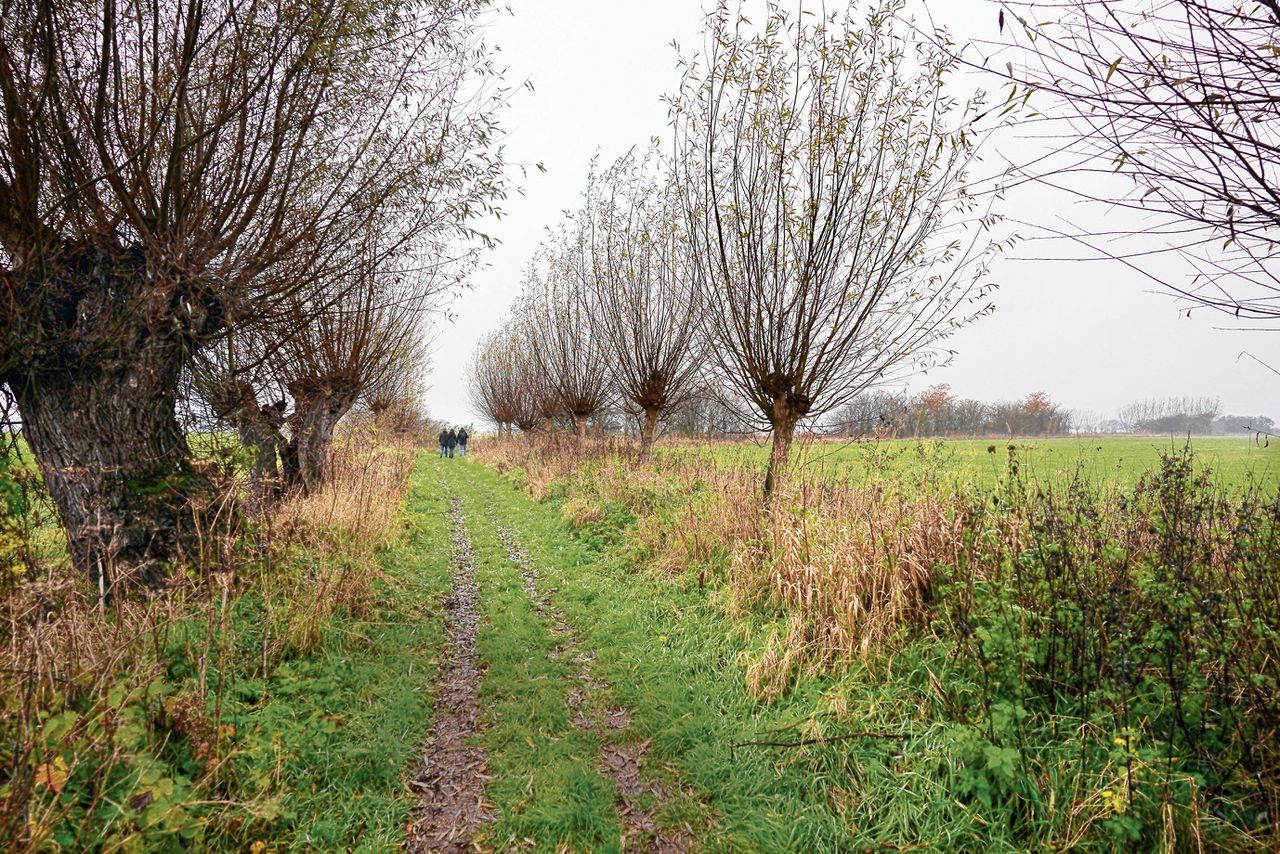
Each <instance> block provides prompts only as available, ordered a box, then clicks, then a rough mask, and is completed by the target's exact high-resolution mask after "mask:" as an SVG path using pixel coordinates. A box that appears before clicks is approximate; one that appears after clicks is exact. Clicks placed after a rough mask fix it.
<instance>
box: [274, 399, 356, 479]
mask: <svg viewBox="0 0 1280 854" xmlns="http://www.w3.org/2000/svg"><path fill="white" fill-rule="evenodd" d="M294 403H295V409H294V414H293V417H292V418H291V419H290V421H289V423H290V426H291V427H292V428H293V441H296V442H297V452H296V453H297V458H296V459H297V461H296V465H297V470H298V477H299V479H300V481H301V484H302V488H303V489H304V490H305V491H307V492H310V491H312V490H314V489H316V488H318V487H319V486H321V485H322V484H324V483H325V482H326V481H327V480H328V479H329V452H330V450H331V449H332V448H333V433H334V430H335V429H336V428H337V426H338V422H339V421H341V420H342V416H344V415H346V414H347V411H348V410H350V409H351V407H352V405H353V404H354V403H355V400H354V398H352V397H351V396H349V395H344V394H332V393H330V394H323V395H301V396H300V395H298V394H297V393H296V392H295V396H294Z"/></svg>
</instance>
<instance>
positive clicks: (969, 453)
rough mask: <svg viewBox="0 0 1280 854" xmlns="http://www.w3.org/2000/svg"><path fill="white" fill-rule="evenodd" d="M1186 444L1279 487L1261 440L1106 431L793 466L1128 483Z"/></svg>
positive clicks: (850, 454)
mask: <svg viewBox="0 0 1280 854" xmlns="http://www.w3.org/2000/svg"><path fill="white" fill-rule="evenodd" d="M1184 446H1185V447H1190V448H1191V450H1192V451H1193V452H1194V454H1195V459H1196V464H1197V465H1198V466H1199V467H1201V468H1206V469H1208V470H1209V471H1210V473H1211V479H1212V480H1213V481H1214V482H1215V483H1218V484H1221V485H1222V486H1224V487H1228V488H1231V489H1243V488H1246V487H1249V486H1256V487H1258V488H1260V489H1263V490H1274V489H1275V488H1276V487H1277V486H1280V444H1274V443H1269V442H1268V441H1267V440H1266V439H1265V438H1259V439H1252V438H1223V437H1194V438H1191V439H1188V438H1186V437H1154V436H1105V437H1070V438H1048V439H1025V438H1018V439H1008V438H1003V439H924V440H910V439H899V440H890V441H875V440H866V441H840V440H834V439H817V440H812V441H809V442H805V443H801V445H800V447H799V448H798V449H797V453H796V460H797V465H798V466H799V468H801V469H802V470H804V471H806V472H808V473H811V474H814V475H817V476H819V477H834V478H840V479H845V480H848V481H850V482H853V483H865V482H871V481H879V482H882V483H885V484H890V485H892V484H897V485H898V486H901V487H903V488H914V487H915V486H917V485H920V484H924V483H934V484H937V485H940V486H943V487H946V488H951V489H956V488H963V487H971V488H978V489H991V488H994V487H996V486H997V485H999V484H1000V483H1001V482H1002V481H1004V480H1006V479H1007V478H1008V476H1009V471H1010V463H1011V461H1016V463H1017V466H1018V468H1019V469H1020V470H1021V473H1022V474H1023V476H1025V477H1026V478H1027V479H1028V480H1029V481H1030V482H1032V483H1035V484H1045V485H1050V484H1053V485H1059V486H1061V485H1065V484H1066V483H1068V482H1070V481H1072V480H1074V479H1080V480H1083V481H1086V482H1088V483H1090V484H1094V485H1098V486H1115V487H1132V486H1133V485H1134V484H1136V483H1137V482H1138V480H1139V479H1140V478H1141V477H1142V476H1144V475H1147V474H1150V472H1151V471H1152V470H1154V469H1155V468H1156V467H1158V465H1159V462H1160V455H1161V454H1162V453H1163V454H1168V453H1172V452H1176V451H1178V450H1180V449H1182V448H1183V447H1184ZM667 453H675V454H692V455H700V456H710V457H713V458H715V459H717V460H720V461H723V462H727V463H730V464H734V465H744V466H750V467H753V468H759V467H761V466H763V465H764V462H765V461H766V460H767V458H768V446H767V445H765V444H756V443H751V442H745V441H743V442H724V443H716V444H714V445H701V444H697V443H689V444H680V445H676V446H674V447H673V449H671V450H668V451H667Z"/></svg>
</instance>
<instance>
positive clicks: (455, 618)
mask: <svg viewBox="0 0 1280 854" xmlns="http://www.w3.org/2000/svg"><path fill="white" fill-rule="evenodd" d="M450 516H451V519H452V539H453V546H452V551H453V589H452V591H451V592H450V593H449V596H448V597H447V598H446V599H445V602H444V607H445V621H446V623H445V633H446V642H447V652H446V658H445V662H444V667H443V669H442V672H441V674H440V678H439V681H438V683H437V685H436V693H435V720H434V722H433V724H432V727H431V733H430V735H429V736H428V738H427V743H426V746H425V747H424V748H423V753H422V760H421V763H420V765H419V768H418V771H417V773H416V774H415V775H414V778H413V780H411V781H410V785H411V786H413V787H414V788H415V789H417V790H418V792H419V793H420V797H419V800H418V805H417V807H416V808H415V809H414V812H413V816H412V818H411V821H410V826H409V829H408V830H409V834H408V836H409V840H408V850H410V851H450V852H461V851H469V850H472V849H473V846H472V839H473V838H474V837H475V835H476V832H477V831H478V830H479V828H480V827H481V826H482V825H483V824H485V823H486V822H489V821H492V820H493V810H492V807H491V806H490V804H488V803H487V802H486V801H485V799H484V786H485V782H486V781H487V780H488V776H487V775H486V771H487V768H488V759H487V757H486V756H485V752H484V750H482V749H481V748H479V747H473V746H469V745H468V744H467V741H468V739H470V737H471V736H472V735H473V734H474V733H475V731H476V721H477V717H478V711H479V707H478V703H477V700H476V693H477V690H478V688H479V686H480V679H481V676H482V669H481V667H480V665H479V664H478V663H477V660H476V626H477V624H478V623H479V619H480V618H479V614H478V611H477V607H476V605H477V598H478V588H477V586H476V582H475V578H474V573H475V564H474V558H473V556H472V550H471V541H470V539H469V538H468V537H467V527H466V519H465V518H464V517H463V513H462V505H461V504H460V503H459V501H458V500H457V499H456V498H455V499H453V504H452V507H451V509H450Z"/></svg>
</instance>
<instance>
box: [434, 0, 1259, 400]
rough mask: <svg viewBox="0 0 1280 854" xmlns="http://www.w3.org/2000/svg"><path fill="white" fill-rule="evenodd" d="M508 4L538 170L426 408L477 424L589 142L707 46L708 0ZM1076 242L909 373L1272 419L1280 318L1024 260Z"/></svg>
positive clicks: (609, 152) (1034, 208) (957, 13)
mask: <svg viewBox="0 0 1280 854" xmlns="http://www.w3.org/2000/svg"><path fill="white" fill-rule="evenodd" d="M837 2H838V0H837ZM511 6H512V13H511V14H505V13H503V14H501V15H498V16H496V17H495V19H494V20H493V23H492V25H491V27H490V30H489V40H490V42H491V43H492V44H495V45H497V46H498V48H500V50H501V54H500V56H499V64H500V65H504V66H506V67H507V68H508V81H509V83H511V84H513V85H518V84H519V83H520V82H521V81H523V80H528V81H529V82H530V83H531V84H532V86H533V89H532V91H530V90H527V89H526V90H520V91H517V92H516V93H515V94H514V95H513V99H512V103H511V106H510V108H509V109H508V110H507V111H506V114H505V116H504V121H503V123H504V127H506V128H507V129H508V131H509V139H508V142H507V155H508V159H509V161H510V162H512V163H517V164H529V165H532V164H535V163H541V164H543V165H544V166H545V167H546V173H545V174H544V173H540V172H538V171H537V170H535V169H532V168H531V169H530V170H529V174H528V177H527V179H525V180H524V181H523V186H524V193H523V195H516V196H512V197H511V198H510V199H508V200H507V202H506V203H505V205H504V208H505V211H506V215H505V216H504V218H503V219H502V220H501V221H499V222H497V223H493V224H491V225H489V226H487V229H488V230H489V232H490V233H491V234H492V235H493V236H494V237H495V238H496V239H498V240H499V241H501V243H500V245H499V246H498V248H497V249H496V250H494V251H491V252H490V253H488V255H487V258H486V261H487V263H488V266H487V267H486V268H485V269H482V270H480V271H478V272H477V273H476V275H475V276H474V277H473V279H472V283H473V287H472V289H471V290H470V291H468V292H466V293H464V294H462V295H461V296H460V297H459V298H458V299H457V300H456V301H455V302H454V304H453V305H452V307H451V311H452V312H453V315H454V319H453V321H452V322H451V323H444V324H441V325H440V327H439V328H438V334H437V335H436V338H435V344H434V346H433V348H432V352H433V372H432V375H431V377H430V380H429V382H430V385H431V389H430V391H429V392H428V394H427V407H428V410H429V412H430V413H431V415H432V416H434V417H437V418H442V419H445V420H447V421H451V422H455V423H465V422H472V421H475V422H479V421H480V418H479V416H478V414H477V413H475V412H474V411H473V410H472V407H471V403H470V401H469V399H468V395H467V387H466V365H467V362H468V360H469V359H470V357H471V355H472V353H473V351H474V350H475V347H476V343H477V341H478V340H479V339H480V337H481V336H482V335H483V334H485V333H486V332H488V331H490V330H491V329H493V328H494V327H496V326H497V325H498V324H499V323H500V322H501V319H502V317H503V314H504V312H505V311H506V309H507V307H508V306H509V305H510V304H511V302H512V300H513V299H514V298H515V296H516V294H517V293H518V291H519V286H520V277H521V273H522V271H523V270H524V267H525V265H526V264H527V262H528V260H529V258H530V257H531V256H532V255H533V253H534V251H535V249H536V248H537V246H538V244H539V242H540V241H541V239H542V236H543V233H544V229H545V228H546V227H547V226H550V225H553V224H554V223H556V222H557V221H558V220H559V219H560V218H561V215H562V213H561V212H562V211H565V210H571V209H575V208H576V207H577V206H578V204H579V199H580V195H579V194H580V193H581V192H582V189H583V188H584V186H585V180H586V174H587V168H588V161H589V160H590V159H591V157H592V155H593V154H595V153H596V151H597V150H598V151H599V153H600V158H601V160H602V161H603V162H609V161H612V160H613V159H614V158H616V157H618V156H620V155H621V154H623V153H624V152H625V151H626V150H627V149H628V148H629V147H631V146H632V145H644V144H646V143H647V142H648V140H650V139H651V138H652V137H654V136H659V137H661V138H662V139H663V140H664V141H667V140H669V138H670V134H669V129H668V127H667V115H666V108H665V106H664V105H663V104H662V102H661V100H660V99H661V96H662V95H663V94H664V93H666V92H670V91H672V90H674V89H675V87H676V85H677V83H678V79H679V77H678V71H677V69H676V56H677V54H676V51H675V50H674V49H673V48H672V46H671V42H672V40H673V39H674V40H675V41H677V42H679V44H680V46H681V48H682V49H683V50H685V51H686V52H689V51H692V50H693V49H695V48H697V47H699V46H700V45H701V43H702V39H701V21H702V6H703V3H702V0H645V2H635V0H511ZM930 8H931V10H932V12H933V14H934V17H935V18H936V19H937V20H939V21H940V22H942V23H945V24H946V25H947V26H948V28H949V29H950V30H951V32H952V35H953V36H954V37H955V38H956V40H957V41H960V42H963V41H967V40H969V39H973V38H986V39H993V38H995V37H996V8H995V6H994V5H993V4H992V3H991V2H989V0H933V2H932V3H930ZM1008 144H1009V145H1011V146H1014V147H1016V146H1017V145H1018V144H1020V143H1019V142H1018V141H1014V142H1011V143H1008ZM1002 212H1003V213H1004V214H1005V216H1006V217H1007V218H1008V219H1009V220H1031V221H1036V222H1048V224H1050V225H1056V224H1060V222H1061V218H1062V217H1068V218H1070V219H1071V221H1073V222H1075V223H1076V224H1077V225H1086V226H1087V225H1088V223H1089V222H1090V221H1091V220H1094V221H1099V222H1102V221H1103V218H1104V217H1106V216H1107V214H1106V212H1105V211H1103V210H1101V209H1100V208H1098V207H1087V208H1083V207H1082V206H1081V205H1080V204H1079V203H1073V202H1072V201H1071V200H1070V199H1067V198H1064V197H1063V196H1061V195H1060V194H1057V193H1055V192H1053V191H1050V190H1048V189H1046V188H1036V189H1034V190H1029V191H1025V192H1021V193H1019V194H1018V195H1016V196H1013V197H1011V198H1009V199H1008V201H1007V204H1005V205H1004V206H1003V208H1002ZM1018 231H1019V232H1020V233H1023V234H1026V233H1027V230H1026V229H1025V228H1018ZM1070 252H1071V250H1070V248H1069V247H1066V246H1056V247H1055V246H1045V245H1035V244H1027V243H1024V244H1022V245H1020V246H1018V247H1016V248H1015V249H1014V250H1012V252H1010V253H1006V255H1005V256H1003V257H1002V258H1001V259H1000V260H998V261H997V262H996V265H995V267H994V269H993V276H992V278H993V279H994V280H995V281H997V282H998V283H999V284H1000V290H999V291H998V292H997V293H996V297H995V303H996V312H995V314H994V315H992V316H990V317H987V318H984V319H982V320H979V321H978V322H976V323H975V324H974V325H973V326H971V327H969V328H968V329H965V330H964V331H962V332H961V333H960V334H959V335H957V336H956V337H955V338H954V339H952V341H951V344H950V346H951V348H952V349H955V350H957V351H958V355H957V356H956V357H955V359H954V360H953V362H952V363H951V364H950V365H949V366H947V367H945V368H942V369H939V370H937V371H935V372H933V373H931V374H930V375H929V376H928V377H927V378H924V379H923V380H920V381H917V382H916V383H914V384H913V387H921V386H923V385H927V384H930V383H934V382H946V383H949V384H950V385H951V387H952V390H953V392H954V393H956V394H959V395H963V396H966V397H974V398H979V399H982V400H992V401H993V400H1004V399H1012V398H1020V397H1023V396H1025V395H1026V394H1027V393H1028V392H1031V391H1038V390H1043V391H1046V392H1048V393H1049V394H1050V396H1051V397H1052V398H1053V399H1055V400H1056V401H1058V402H1060V403H1062V404H1064V405H1066V406H1068V407H1070V408H1072V409H1078V410H1093V411H1097V412H1100V413H1102V414H1103V416H1104V417H1109V416H1110V415H1112V414H1114V411H1115V410H1116V409H1117V408H1118V407H1120V406H1122V405H1124V404H1125V403H1127V402H1129V401H1131V400H1134V399H1136V398H1146V397H1164V396H1174V395H1176V396H1181V395H1211V396H1218V397H1221V399H1222V403H1223V408H1224V410H1225V411H1227V412H1231V413H1234V414H1241V415H1256V414H1262V415H1270V416H1272V417H1275V418H1277V420H1280V376H1277V375H1276V374H1274V373H1271V372H1270V371H1268V370H1267V369H1266V368H1265V367H1263V366H1262V365H1260V364H1259V363H1258V362H1257V361H1254V360H1253V359H1251V358H1249V357H1247V356H1246V357H1243V358H1242V357H1241V353H1242V352H1243V351H1247V352H1248V353H1250V354H1252V355H1253V356H1255V357H1257V359H1260V360H1262V361H1263V362H1266V363H1267V364H1269V365H1272V366H1274V367H1276V368H1277V369H1280V332H1243V331H1239V330H1230V329H1223V328H1221V327H1222V326H1223V324H1224V322H1225V321H1224V320H1222V319H1220V318H1218V317H1215V316H1214V315H1211V314H1210V313H1208V312H1204V313H1196V314H1195V315H1193V317H1192V319H1187V318H1186V317H1185V316H1180V314H1179V305H1178V303H1176V302H1175V301H1174V300H1173V299H1172V298H1171V297H1170V296H1169V295H1168V294H1167V293H1165V292H1161V291H1158V290H1153V288H1154V286H1153V285H1152V283H1151V282H1150V281H1149V280H1147V279H1144V278H1142V277H1140V276H1139V274H1137V273H1135V272H1133V271H1131V270H1129V269H1127V268H1125V267H1124V266H1122V265H1120V264H1118V263H1114V262H1098V261H1094V262H1045V261H1031V260H1019V259H1018V257H1017V256H1019V255H1023V256H1026V255H1030V254H1040V255H1059V256H1060V255H1064V254H1069V253H1070Z"/></svg>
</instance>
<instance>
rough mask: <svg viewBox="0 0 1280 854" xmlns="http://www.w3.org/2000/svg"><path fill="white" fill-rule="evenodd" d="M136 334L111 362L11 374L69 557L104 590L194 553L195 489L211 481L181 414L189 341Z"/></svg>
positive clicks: (157, 582) (147, 583)
mask: <svg viewBox="0 0 1280 854" xmlns="http://www.w3.org/2000/svg"><path fill="white" fill-rule="evenodd" d="M137 343H138V346H137V347H136V348H134V349H132V351H131V352H130V353H129V355H128V358H127V359H121V363H120V364H119V365H117V366H114V367H113V368H110V369H109V368H104V367H102V366H98V365H94V364H91V363H90V364H80V365H76V366H74V367H72V366H64V367H62V368H61V369H60V370H44V371H35V372H28V373H24V374H22V375H19V376H17V377H15V378H13V379H11V380H10V387H11V388H12V389H13V392H14V395H15V397H16V399H17V403H18V408H19V411H20V412H21V414H22V423H23V435H24V436H25V438H26V440H27V442H28V444H29V445H30V447H31V451H32V453H33V454H34V455H35V458H36V460H37V461H38V462H39V464H40V469H41V472H42V474H43V476H44V482H45V485H46V487H47V488H48V490H49V495H50V496H51V497H52V499H53V502H54V504H55V505H57V508H58V513H59V514H60V515H61V517H62V522H63V525H64V527H65V529H66V533H67V546H68V548H69V550H70V552H71V560H72V562H73V564H74V565H75V567H76V568H77V569H78V570H80V571H81V572H83V573H85V574H86V575H87V576H88V578H89V579H90V581H91V582H92V583H93V584H94V585H96V586H97V587H98V588H99V589H100V590H102V591H103V592H104V593H108V592H110V591H112V590H115V589H116V588H121V587H124V588H127V587H135V586H143V587H148V588H156V587H160V586H162V585H163V584H164V582H165V579H166V578H167V575H168V568H169V566H170V564H172V563H174V562H176V561H178V560H180V559H182V558H183V557H184V555H193V554H194V545H195V537H196V534H197V531H196V519H195V518H194V517H195V515H196V514H197V513H198V512H199V511H198V509H197V506H196V503H195V502H193V501H192V499H193V497H195V496H196V495H198V494H199V493H201V492H203V491H206V490H207V489H208V487H209V483H208V481H207V479H206V478H205V477H204V476H203V475H201V474H200V473H199V472H198V471H197V470H196V469H195V467H194V466H193V465H192V464H191V458H190V451H189V449H188V447H187V442H186V437H185V436H184V434H183V431H182V429H181V428H180V426H179V425H178V421H177V418H176V416H175V402H176V400H177V389H178V375H179V372H180V370H181V368H182V364H183V356H184V351H183V347H182V345H181V343H180V342H176V341H173V340H166V339H165V338H164V337H161V336H159V335H153V336H143V337H141V339H140V340H139V341H138V342H137Z"/></svg>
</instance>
